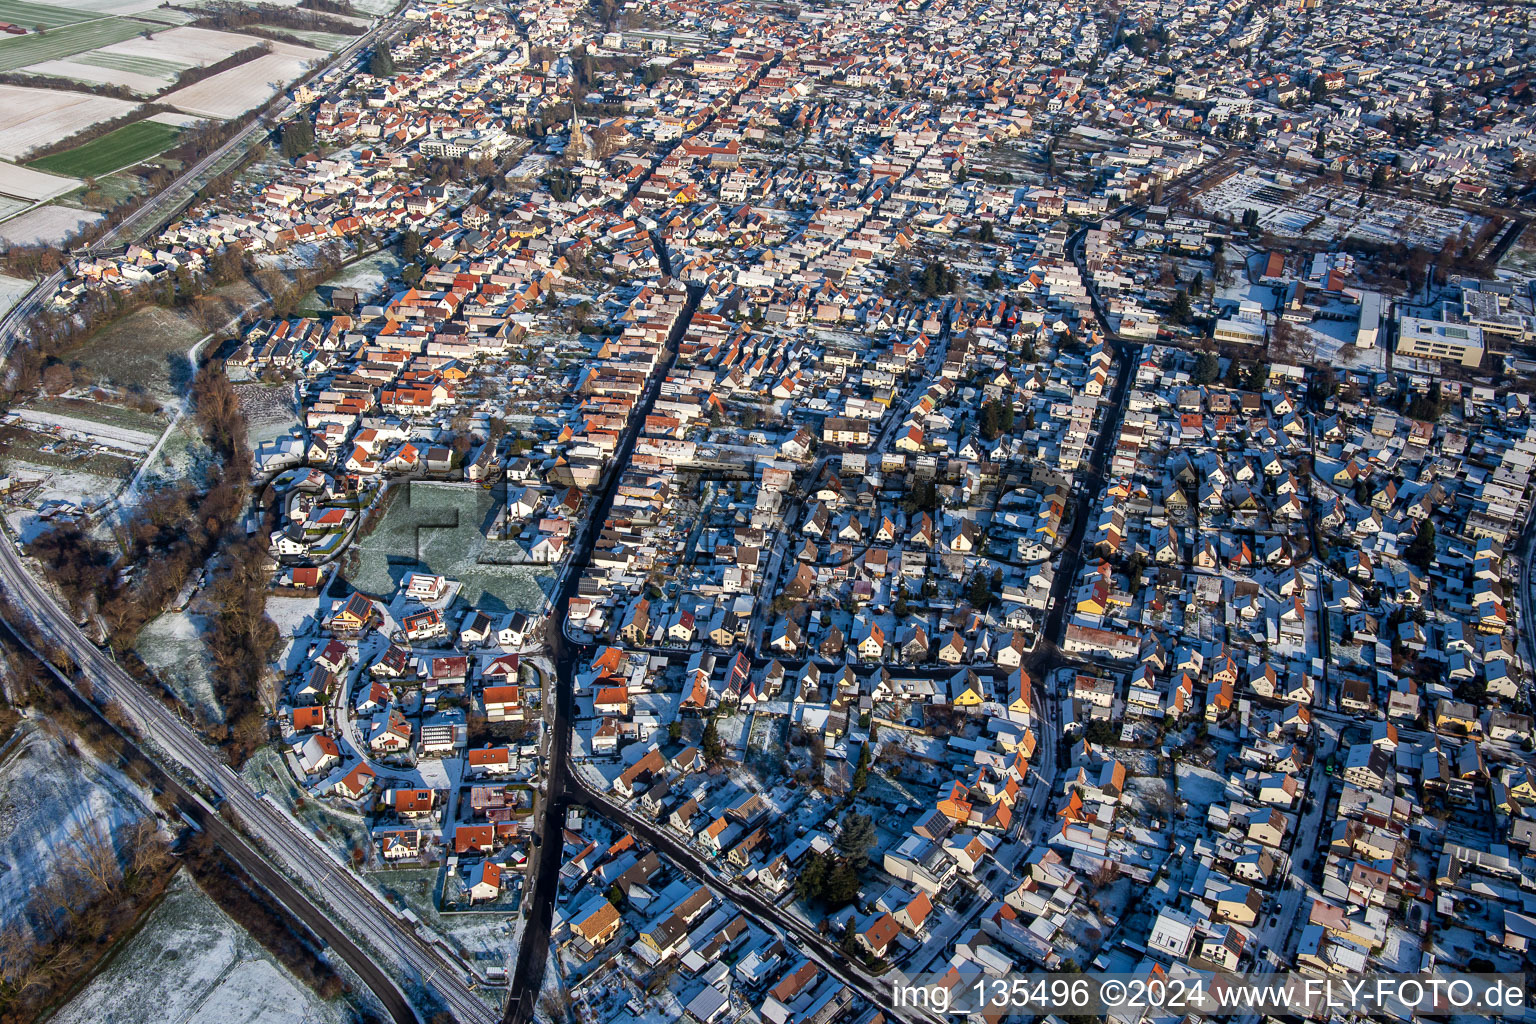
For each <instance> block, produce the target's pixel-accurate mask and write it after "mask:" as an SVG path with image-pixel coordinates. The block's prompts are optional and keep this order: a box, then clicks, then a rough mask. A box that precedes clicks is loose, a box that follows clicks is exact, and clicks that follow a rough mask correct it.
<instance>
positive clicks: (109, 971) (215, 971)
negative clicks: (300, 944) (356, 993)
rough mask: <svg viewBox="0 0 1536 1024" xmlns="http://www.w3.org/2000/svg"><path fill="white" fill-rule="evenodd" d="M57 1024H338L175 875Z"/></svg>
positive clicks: (337, 1017) (336, 1012)
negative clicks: (137, 927)
mask: <svg viewBox="0 0 1536 1024" xmlns="http://www.w3.org/2000/svg"><path fill="white" fill-rule="evenodd" d="M53 1019H54V1020H55V1021H57V1022H59V1024H140V1022H143V1024H181V1022H191V1021H196V1022H198V1024H295V1022H299V1021H314V1022H316V1024H342V1022H343V1021H345V1020H347V1019H348V1013H347V1007H346V1005H345V1003H344V1002H343V1001H342V1000H337V1001H336V1002H335V1003H326V1002H324V1001H322V1000H321V999H320V998H319V997H317V996H316V995H315V994H314V993H313V992H311V991H310V990H309V989H308V988H306V987H305V986H304V985H303V984H302V983H301V982H299V981H298V980H297V979H295V978H294V977H293V976H292V975H291V974H289V973H288V972H287V971H286V970H284V969H283V968H282V967H281V966H279V965H278V964H276V963H275V962H274V961H273V960H272V959H271V958H270V957H269V956H268V954H267V953H266V951H265V950H263V949H262V948H261V946H260V945H259V944H257V942H256V940H254V939H252V938H251V937H250V936H249V935H247V934H246V933H245V931H244V930H243V929H241V927H240V926H239V925H238V924H236V923H235V922H234V920H233V919H231V918H230V917H229V915H228V914H226V913H224V911H223V910H221V909H220V908H219V907H218V906H217V905H216V904H215V903H214V902H213V901H212V900H211V899H209V898H208V897H207V896H206V895H204V894H203V892H202V891H201V890H200V889H198V888H197V887H196V885H194V884H193V883H192V882H191V881H189V880H188V879H187V878H186V876H185V875H181V876H178V878H177V880H176V881H175V882H174V883H173V884H172V887H171V890H170V892H169V894H168V895H167V896H166V897H165V899H164V901H163V902H161V904H160V906H158V907H156V908H155V910H154V911H153V912H152V913H151V915H150V918H149V920H148V921H147V922H146V923H145V925H144V928H143V930H141V931H140V932H139V934H138V935H136V936H134V938H133V939H132V940H130V942H129V944H128V946H127V947H126V948H125V949H124V950H123V951H122V952H121V953H119V954H118V955H117V956H116V957H114V958H113V960H112V962H111V963H110V964H109V965H108V966H107V968H106V969H105V970H104V971H102V973H101V974H99V975H97V976H96V978H94V979H93V980H92V981H91V983H90V984H89V985H87V986H86V988H85V990H84V991H82V992H81V993H80V994H79V995H78V996H76V997H75V999H74V1000H73V1001H71V1002H70V1004H69V1005H68V1006H66V1007H64V1009H63V1010H62V1011H60V1013H59V1014H58V1015H57V1016H56V1017H54V1018H53Z"/></svg>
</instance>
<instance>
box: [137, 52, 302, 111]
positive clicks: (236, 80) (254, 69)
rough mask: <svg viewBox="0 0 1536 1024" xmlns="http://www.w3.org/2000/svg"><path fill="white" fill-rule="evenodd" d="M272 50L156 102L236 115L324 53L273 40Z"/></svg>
mask: <svg viewBox="0 0 1536 1024" xmlns="http://www.w3.org/2000/svg"><path fill="white" fill-rule="evenodd" d="M272 50H273V52H271V53H269V54H267V55H266V56H264V57H257V58H256V59H255V60H253V61H248V62H247V63H245V64H242V65H240V66H239V67H237V68H230V69H229V70H228V71H222V72H220V73H219V74H217V75H214V76H213V77H212V78H205V79H203V80H202V81H201V82H197V83H195V84H193V85H189V86H187V87H186V88H185V89H177V90H176V91H175V92H171V93H167V94H166V95H164V96H162V97H161V98H160V102H162V103H164V104H166V105H167V106H170V107H175V108H176V109H177V110H180V111H182V112H183V113H187V114H198V115H201V116H203V117H216V118H219V119H220V120H223V119H227V118H232V117H239V116H240V115H241V114H243V113H245V112H246V111H247V110H250V109H252V108H253V107H259V106H261V105H262V104H263V103H265V102H267V100H269V99H271V98H272V97H273V96H274V95H276V94H277V93H278V92H279V91H280V90H281V89H283V88H284V87H286V86H287V85H288V83H289V82H291V81H293V80H294V79H296V78H298V77H299V76H300V75H302V74H303V73H304V72H305V71H307V70H308V69H309V68H310V67H311V66H313V65H314V64H315V63H317V62H319V61H323V60H324V59H325V56H326V55H325V52H324V51H322V50H312V49H309V48H308V47H304V46H293V45H291V44H288V43H274V44H272Z"/></svg>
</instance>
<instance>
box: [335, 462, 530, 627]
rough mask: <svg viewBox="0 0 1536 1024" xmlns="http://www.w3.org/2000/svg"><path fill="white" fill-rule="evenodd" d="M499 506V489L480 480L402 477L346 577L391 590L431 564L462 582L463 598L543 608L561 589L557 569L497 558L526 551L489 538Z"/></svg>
mask: <svg viewBox="0 0 1536 1024" xmlns="http://www.w3.org/2000/svg"><path fill="white" fill-rule="evenodd" d="M496 508H497V500H496V497H495V495H494V493H493V492H491V491H488V490H485V489H484V488H481V487H475V486H466V485H463V484H436V483H426V482H420V481H418V482H415V483H406V484H403V485H401V491H400V492H399V493H397V494H395V495H394V496H393V498H392V501H391V504H390V507H389V508H388V510H387V511H386V512H385V513H384V516H383V518H382V519H381V520H380V521H379V523H378V527H377V528H376V529H374V530H373V532H372V533H370V534H369V535H368V536H366V537H363V538H361V539H360V540H358V541H357V543H356V544H354V545H353V547H352V550H351V551H350V552H348V554H347V556H346V557H347V559H348V568H347V572H346V577H347V580H348V582H350V583H351V584H352V585H353V586H354V587H356V588H357V589H358V590H361V591H363V592H365V593H368V594H373V595H377V596H384V595H389V594H393V593H394V592H395V590H396V588H397V587H398V586H399V583H400V581H401V580H402V579H404V578H405V577H406V576H407V575H408V574H410V573H412V572H421V571H423V570H425V571H426V572H432V573H438V574H441V575H444V576H447V577H448V578H450V579H455V580H459V581H460V582H462V583H463V584H464V589H463V591H462V595H463V598H464V600H465V601H467V602H469V603H470V604H473V605H476V606H477V607H479V608H481V609H483V610H484V611H486V612H487V613H488V614H491V615H496V614H500V613H502V612H510V611H529V612H537V613H542V612H543V611H544V609H545V606H546V605H547V604H548V601H549V595H550V594H551V593H553V590H554V582H555V577H554V573H553V572H552V571H551V570H549V569H548V568H545V567H542V566H538V567H534V566H526V565H498V564H496V563H497V562H498V561H499V560H501V559H502V558H506V559H507V560H510V558H511V557H512V556H514V555H516V556H520V554H521V552H520V549H518V550H515V551H514V550H509V549H516V548H517V545H516V543H515V542H513V541H502V540H487V539H486V535H485V534H486V530H487V529H488V528H490V527H491V525H492V523H493V521H494V518H495V512H496ZM354 553H355V556H356V557H355V558H354V557H353V555H354Z"/></svg>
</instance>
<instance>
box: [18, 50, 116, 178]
mask: <svg viewBox="0 0 1536 1024" xmlns="http://www.w3.org/2000/svg"><path fill="white" fill-rule="evenodd" d="M4 53H5V50H4V44H3V43H0V63H3V60H4ZM0 70H8V69H6V68H3V67H0ZM134 107H135V104H133V103H130V102H128V101H127V100H114V99H109V98H107V97H105V96H91V95H89V94H87V93H82V92H64V91H62V90H58V89H28V88H24V87H22V86H19V85H0V157H4V158H6V159H15V158H16V157H20V156H25V155H26V154H27V153H30V152H31V151H32V150H34V149H36V148H38V147H39V146H46V145H48V144H49V143H54V142H58V141H59V140H60V139H67V138H69V137H70V136H71V135H73V134H75V132H78V131H80V130H81V129H82V128H89V127H90V126H91V125H93V124H96V123H98V122H100V121H108V120H111V119H112V118H114V117H122V116H123V115H124V114H126V113H128V112H129V111H130V110H133V109H134Z"/></svg>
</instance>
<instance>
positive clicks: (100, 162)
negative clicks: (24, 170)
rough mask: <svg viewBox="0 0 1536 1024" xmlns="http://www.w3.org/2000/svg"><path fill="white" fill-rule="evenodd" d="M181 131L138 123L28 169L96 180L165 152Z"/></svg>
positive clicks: (50, 157) (147, 122)
mask: <svg viewBox="0 0 1536 1024" xmlns="http://www.w3.org/2000/svg"><path fill="white" fill-rule="evenodd" d="M180 134H181V131H180V129H178V128H176V127H174V126H173V125H168V124H159V123H157V122H155V121H135V122H134V123H133V124H130V125H124V126H123V127H122V128H119V129H118V130H117V131H115V132H110V133H108V134H106V135H103V136H102V137H101V138H99V139H93V140H91V141H90V142H87V143H86V144H85V145H83V146H76V147H75V148H74V149H66V150H65V151H64V152H62V153H55V154H53V155H52V156H45V157H43V158H42V159H40V160H34V161H32V162H31V163H30V164H29V165H28V166H31V167H36V168H37V169H38V170H41V171H52V172H53V173H55V174H67V175H69V176H70V177H72V178H95V177H99V176H101V175H103V174H108V173H110V172H112V171H115V170H117V169H118V168H120V167H127V166H129V165H131V164H136V163H138V162H139V161H140V160H145V159H148V158H149V157H152V156H154V155H155V154H156V153H161V152H164V150H165V149H166V148H167V147H169V146H170V144H171V143H172V142H174V141H176V136H178V135H180Z"/></svg>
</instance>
